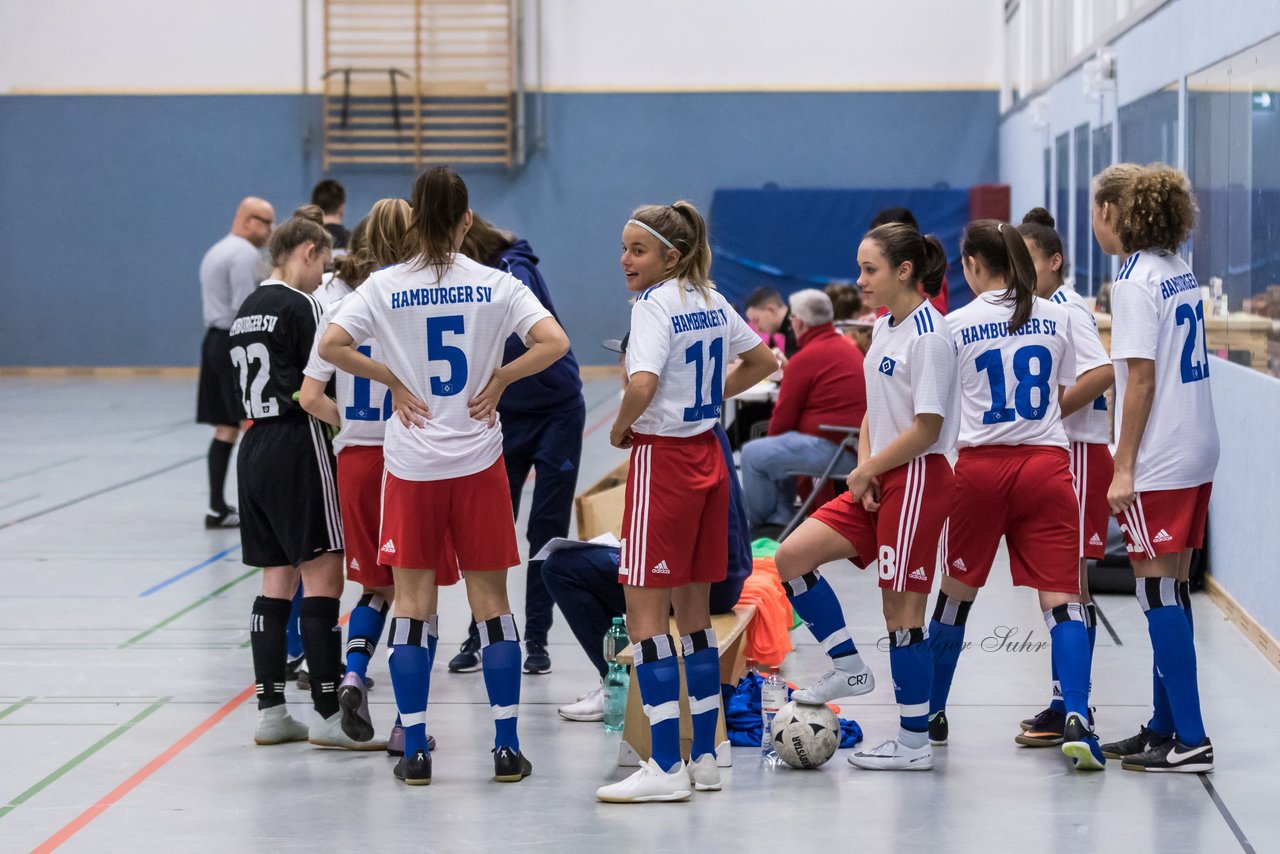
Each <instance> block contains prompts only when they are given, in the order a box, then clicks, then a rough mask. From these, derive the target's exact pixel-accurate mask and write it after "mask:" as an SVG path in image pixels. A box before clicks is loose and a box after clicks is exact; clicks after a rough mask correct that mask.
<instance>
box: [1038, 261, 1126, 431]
mask: <svg viewBox="0 0 1280 854" xmlns="http://www.w3.org/2000/svg"><path fill="white" fill-rule="evenodd" d="M1049 299H1050V300H1051V301H1052V302H1056V303H1057V304H1058V305H1060V306H1062V307H1063V308H1065V309H1066V310H1067V312H1068V313H1069V314H1070V315H1071V343H1072V345H1073V346H1074V347H1075V351H1076V377H1080V376H1081V375H1083V374H1085V373H1087V372H1089V371H1092V370H1093V369H1094V368H1100V367H1102V366H1103V365H1109V364H1111V357H1110V356H1108V355H1107V348H1106V347H1103V346H1102V336H1101V335H1099V334H1098V321H1097V320H1096V319H1095V318H1094V316H1093V311H1092V310H1090V308H1089V304H1088V303H1086V302H1085V301H1084V297H1082V296H1080V294H1078V293H1076V289H1075V288H1073V287H1072V286H1071V285H1069V284H1064V285H1063V286H1062V287H1060V288H1058V289H1057V290H1056V291H1054V292H1053V296H1051V297H1049ZM1062 426H1063V427H1065V428H1066V430H1067V439H1068V441H1071V442H1086V443H1088V444H1090V445H1105V444H1107V443H1108V442H1110V441H1111V416H1110V415H1109V414H1108V413H1107V396H1106V394H1105V393H1104V394H1101V395H1099V396H1098V398H1097V400H1095V401H1093V403H1091V404H1089V405H1088V406H1086V407H1084V408H1083V409H1077V410H1076V411H1075V412H1073V413H1071V414H1070V415H1068V416H1067V417H1066V418H1064V419H1062Z"/></svg>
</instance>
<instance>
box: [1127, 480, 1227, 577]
mask: <svg viewBox="0 0 1280 854" xmlns="http://www.w3.org/2000/svg"><path fill="white" fill-rule="evenodd" d="M1211 492H1213V484H1212V483H1202V484H1200V485H1199V486H1188V487H1185V488H1183V489H1154V490H1148V491H1147V492H1139V493H1138V497H1137V498H1136V499H1134V502H1133V504H1132V505H1131V506H1130V507H1129V509H1128V510H1126V511H1124V512H1123V513H1117V514H1116V521H1117V522H1119V523H1120V530H1121V531H1122V532H1123V533H1124V542H1125V547H1126V548H1127V549H1128V550H1129V554H1130V555H1131V556H1133V557H1135V558H1137V559H1138V560H1155V559H1156V558H1157V557H1159V556H1160V555H1167V554H1175V553H1177V552H1180V551H1182V550H1183V549H1198V548H1200V547H1201V546H1203V545H1204V524H1205V522H1206V521H1207V520H1208V518H1209V494H1210V493H1211Z"/></svg>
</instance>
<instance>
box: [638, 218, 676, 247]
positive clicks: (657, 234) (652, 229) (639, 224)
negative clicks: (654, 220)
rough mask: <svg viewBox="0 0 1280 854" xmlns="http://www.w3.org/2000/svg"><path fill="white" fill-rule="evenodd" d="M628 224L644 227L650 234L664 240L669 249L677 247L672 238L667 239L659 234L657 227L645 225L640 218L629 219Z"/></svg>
mask: <svg viewBox="0 0 1280 854" xmlns="http://www.w3.org/2000/svg"><path fill="white" fill-rule="evenodd" d="M627 225H637V226H639V227H640V228H643V229H644V230H645V231H647V232H649V233H650V234H652V235H653V236H654V237H656V238H658V239H659V240H661V241H662V243H663V245H664V246H666V247H667V248H668V249H676V247H675V246H674V245H673V244H672V243H671V241H670V240H667V238H665V237H663V236H662V235H661V234H659V233H658V231H657V229H654V228H652V227H650V226H647V225H645V224H644V223H643V222H641V221H640V220H638V219H629V220H627ZM676 251H677V252H679V251H680V250H679V249H676Z"/></svg>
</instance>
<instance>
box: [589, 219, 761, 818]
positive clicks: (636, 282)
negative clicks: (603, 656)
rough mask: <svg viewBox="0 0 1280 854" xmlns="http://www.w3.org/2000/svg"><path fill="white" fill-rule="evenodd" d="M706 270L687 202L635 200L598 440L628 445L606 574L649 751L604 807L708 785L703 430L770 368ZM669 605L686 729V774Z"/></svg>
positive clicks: (714, 665) (709, 528)
mask: <svg viewBox="0 0 1280 854" xmlns="http://www.w3.org/2000/svg"><path fill="white" fill-rule="evenodd" d="M710 269H711V246H710V244H709V243H708V242H707V227H706V224H705V223H704V222H703V220H702V216H701V215H700V214H699V213H698V211H697V210H696V209H695V208H694V207H693V205H691V204H689V203H688V202H676V203H675V204H674V205H646V206H645V207H642V208H639V209H637V210H636V211H635V212H634V213H633V214H632V215H631V219H630V220H628V221H627V224H626V227H625V228H623V230H622V270H623V273H624V274H625V276H626V279H627V289H628V290H629V291H631V292H632V293H634V294H637V296H636V299H635V305H634V306H633V307H632V310H631V334H630V339H629V343H628V347H627V354H626V355H627V372H628V375H629V381H628V383H627V390H626V392H625V393H624V395H623V399H622V407H621V409H620V410H619V411H618V417H617V420H616V421H615V422H614V424H613V429H612V430H611V431H610V433H609V441H610V442H611V443H612V444H613V446H614V447H616V448H630V449H631V468H630V471H629V472H628V474H627V497H626V508H625V510H624V513H623V520H622V537H623V539H622V555H621V562H620V564H619V567H618V572H619V578H618V580H619V582H620V583H622V584H624V585H626V601H627V628H628V631H629V633H630V635H631V640H632V642H633V643H634V644H635V648H636V656H635V668H636V680H637V681H638V682H639V685H640V696H641V698H642V700H643V702H644V710H645V714H646V715H647V716H648V718H649V726H650V730H651V733H652V745H653V752H652V756H651V758H649V759H647V760H645V761H644V762H643V763H641V765H640V770H639V771H637V772H635V773H634V774H632V775H631V776H630V777H627V778H626V779H625V780H622V781H621V782H618V783H613V784H611V785H608V786H602V787H601V788H600V789H599V790H597V792H596V797H597V798H599V799H600V800H602V801H605V802H608V803H636V802H644V801H683V800H688V798H689V797H690V795H691V794H692V792H693V790H694V789H698V790H718V789H719V788H720V769H719V768H717V767H716V755H715V750H716V744H715V731H716V721H717V719H718V717H719V714H720V655H719V650H718V647H717V644H716V636H715V632H714V631H712V629H711V613H710V607H709V596H710V587H711V583H712V582H716V581H721V580H723V579H724V577H725V574H726V571H727V567H728V557H729V556H728V545H727V543H728V522H729V478H730V477H731V476H732V474H731V473H730V472H729V471H728V469H727V467H726V466H725V462H724V456H723V454H722V453H721V451H720V445H719V443H718V441H717V440H716V438H715V436H714V435H713V434H712V432H711V428H712V427H713V426H714V425H715V424H717V423H718V422H719V419H720V410H721V407H722V405H723V402H724V399H725V398H727V397H732V396H733V395H735V394H738V393H739V392H741V391H744V390H746V389H748V388H750V387H751V386H753V385H755V384H756V383H757V382H759V381H760V380H762V379H764V378H765V377H767V376H768V375H769V374H771V373H773V371H774V370H776V369H777V360H776V359H775V358H774V356H773V353H772V352H770V350H769V348H768V346H766V345H765V344H764V343H763V342H761V340H760V336H758V335H757V334H756V333H755V332H753V331H752V330H751V328H750V327H749V326H747V324H746V321H744V320H743V319H742V318H741V317H739V316H738V313H737V312H736V311H734V310H733V307H732V306H730V305H729V304H728V303H727V302H725V299H724V297H722V296H721V295H720V294H719V293H718V292H717V291H716V290H715V287H714V285H713V284H712V283H711V280H710V278H709V273H710ZM739 355H741V356H742V361H741V363H740V364H739V365H738V366H737V367H736V368H734V369H733V371H732V372H730V373H729V374H728V376H727V377H726V376H725V366H726V365H729V364H731V363H732V362H733V360H734V359H735V358H736V357H737V356H739ZM673 607H674V609H675V616H676V625H677V627H678V628H679V630H680V634H681V638H680V641H681V645H682V647H683V653H684V671H685V678H686V684H687V687H688V694H689V711H690V713H691V716H692V723H693V745H692V747H691V748H690V750H689V754H690V755H689V758H690V760H691V761H690V763H689V765H688V766H687V767H686V766H685V764H684V762H683V761H682V760H681V755H680V669H679V664H678V662H677V661H676V652H675V641H674V640H673V639H672V637H671V635H670V634H669V633H668V625H669V624H668V617H669V615H670V614H671V611H672V608H673Z"/></svg>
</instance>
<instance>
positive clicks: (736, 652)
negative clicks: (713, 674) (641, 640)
mask: <svg viewBox="0 0 1280 854" xmlns="http://www.w3.org/2000/svg"><path fill="white" fill-rule="evenodd" d="M755 616H756V606H755V605H738V606H737V607H736V608H734V609H733V611H732V612H731V613H728V614H713V615H712V616H711V628H713V629H715V632H716V641H717V642H718V644H719V646H720V681H721V682H722V683H724V684H726V685H737V684H738V680H740V679H741V678H742V675H743V673H744V672H745V671H746V656H745V655H744V652H745V645H744V641H745V640H746V637H747V635H746V630H747V625H748V624H749V623H750V622H751V621H752V620H753V619H755ZM670 632H671V636H672V637H673V638H676V639H677V640H676V657H677V658H678V659H679V661H680V753H681V755H683V756H684V758H685V759H686V760H687V759H688V758H689V747H690V745H691V744H692V743H693V723H692V720H691V718H690V715H689V692H688V690H687V689H686V687H685V680H684V656H683V655H682V654H681V646H680V642H679V637H680V631H679V630H678V629H677V628H676V621H675V619H674V618H673V619H672V620H671V628H670ZM634 660H635V648H634V646H629V647H627V648H626V649H625V650H623V651H622V652H621V653H620V654H619V655H618V661H619V662H621V663H622V664H626V665H628V666H630V665H631V664H632V663H633V662H634ZM723 697H724V695H723V694H721V696H720V716H719V718H718V719H717V720H716V764H717V765H719V766H721V767H728V766H729V765H732V764H733V757H732V756H731V754H730V752H729V737H728V735H726V733H725V728H724V699H723ZM651 752H652V748H651V744H650V740H649V719H648V718H647V717H646V716H645V713H644V703H643V702H642V701H641V699H640V685H639V683H637V682H636V671H635V668H634V667H632V668H631V686H630V687H629V688H628V689H627V714H626V718H625V719H624V721H623V724H622V746H621V747H620V748H619V749H618V764H619V765H639V764H640V763H641V762H643V761H644V760H646V759H648V758H649V755H650V753H651Z"/></svg>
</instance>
